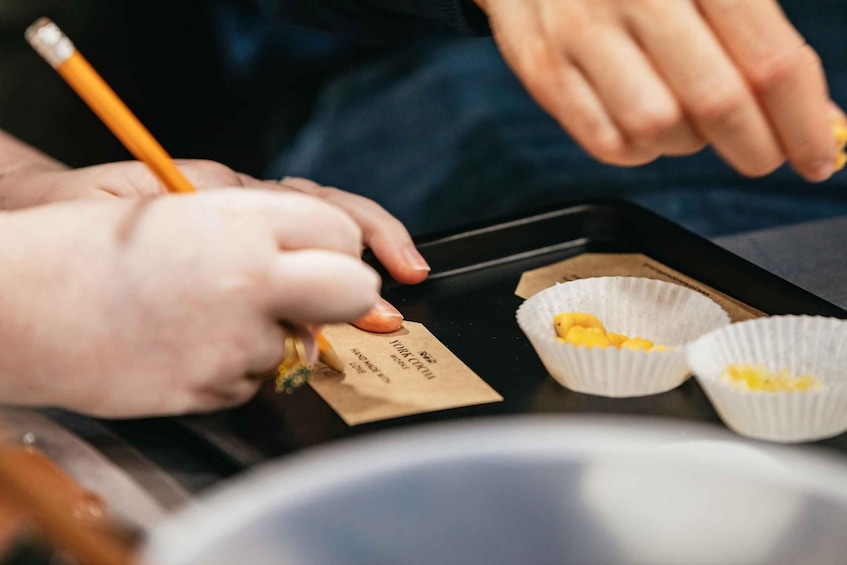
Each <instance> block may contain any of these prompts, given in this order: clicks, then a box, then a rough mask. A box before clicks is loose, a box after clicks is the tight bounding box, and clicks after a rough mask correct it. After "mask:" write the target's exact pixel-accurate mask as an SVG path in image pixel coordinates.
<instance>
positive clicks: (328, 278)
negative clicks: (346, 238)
mask: <svg viewBox="0 0 847 565" xmlns="http://www.w3.org/2000/svg"><path fill="white" fill-rule="evenodd" d="M268 278H269V281H270V285H269V286H270V288H271V291H270V293H269V296H268V297H267V298H266V300H267V303H268V307H269V310H270V313H271V314H272V315H273V316H274V318H275V319H279V320H284V321H286V322H291V323H293V324H295V325H300V324H309V323H335V322H349V321H351V320H355V319H356V318H358V317H360V316H362V315H363V314H365V312H367V311H368V310H369V309H370V308H372V307H373V306H374V304H375V303H376V301H377V298H378V296H379V282H380V281H379V276H378V275H377V274H376V272H375V271H374V270H373V269H371V268H370V267H368V266H367V265H365V264H364V263H362V261H361V260H359V259H357V258H354V257H349V256H347V255H342V254H339V253H332V252H327V251H320V250H313V251H296V252H288V253H281V254H280V255H279V257H278V259H277V261H276V262H275V263H274V264H273V266H272V267H271V269H270V272H269V277H268Z"/></svg>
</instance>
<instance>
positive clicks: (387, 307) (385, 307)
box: [374, 298, 403, 318]
mask: <svg viewBox="0 0 847 565" xmlns="http://www.w3.org/2000/svg"><path fill="white" fill-rule="evenodd" d="M374 309H375V310H376V311H377V312H379V315H380V316H384V317H386V318H402V317H403V314H401V313H400V310H398V309H397V308H395V307H394V306H392V305H391V303H390V302H388V301H387V300H385V299H384V298H380V299H379V300H377V301H376V304H374Z"/></svg>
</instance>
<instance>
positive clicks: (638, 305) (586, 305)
mask: <svg viewBox="0 0 847 565" xmlns="http://www.w3.org/2000/svg"><path fill="white" fill-rule="evenodd" d="M561 312H586V313H591V314H594V315H595V316H597V317H598V318H599V319H600V321H601V322H602V323H603V325H604V326H605V327H606V330H607V331H609V332H615V333H620V334H625V335H628V336H629V337H642V338H645V339H649V340H651V341H653V342H654V343H655V344H656V345H665V346H668V347H671V349H669V350H667V351H641V350H629V349H617V348H615V347H609V348H596V347H592V348H589V347H581V346H574V345H570V344H566V343H562V342H560V341H558V340H556V339H555V337H556V332H555V330H554V327H553V318H554V316H555V315H556V314H559V313H561ZM517 321H518V325H519V326H520V328H521V329H522V330H523V332H524V333H525V334H526V336H527V337H528V338H529V340H530V342H531V343H532V346H533V347H534V348H535V351H536V353H538V356H539V357H540V358H541V362H542V363H544V367H545V368H546V369H547V371H548V372H549V373H550V375H551V376H552V377H553V378H554V379H556V380H557V381H558V382H559V383H560V384H562V385H563V386H565V387H567V388H569V389H571V390H574V391H577V392H584V393H588V394H595V395H600V396H609V397H629V396H646V395H649V394H657V393H660V392H665V391H667V390H671V389H673V388H676V387H677V386H679V385H680V384H682V383H683V382H684V381H685V380H686V379H687V378H688V376H689V374H690V371H689V368H688V363H687V361H686V357H685V345H686V344H687V343H688V342H690V341H693V340H694V339H696V338H698V337H700V336H702V335H703V334H705V333H707V332H710V331H712V330H714V329H716V328H719V327H721V326H724V325H727V324H729V316H728V315H727V313H726V312H724V310H723V309H722V308H721V307H720V306H719V305H718V304H717V303H715V302H714V301H712V300H711V299H709V298H708V297H706V296H704V295H702V294H700V293H698V292H696V291H693V290H691V289H688V288H685V287H682V286H680V285H677V284H673V283H667V282H662V281H656V280H651V279H644V278H638V277H597V278H589V279H582V280H578V281H573V282H567V283H561V284H557V285H555V286H553V287H550V288H548V289H545V290H542V291H541V292H539V293H538V294H536V295H534V296H532V297H531V298H529V299H528V300H526V301H525V302H524V303H523V304H522V305H521V306H520V308H518V311H517Z"/></svg>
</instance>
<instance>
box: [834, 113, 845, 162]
mask: <svg viewBox="0 0 847 565" xmlns="http://www.w3.org/2000/svg"><path fill="white" fill-rule="evenodd" d="M832 131H833V132H835V145H836V147H838V156H837V157H836V158H835V170H836V171H840V170H841V169H843V168H844V165H847V151H845V150H844V148H845V147H847V121H845V120H843V119H842V120H836V121H834V122H833V123H832Z"/></svg>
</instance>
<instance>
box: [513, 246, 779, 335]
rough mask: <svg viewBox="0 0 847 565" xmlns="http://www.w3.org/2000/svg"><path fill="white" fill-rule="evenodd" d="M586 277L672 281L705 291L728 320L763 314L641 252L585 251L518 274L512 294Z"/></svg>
mask: <svg viewBox="0 0 847 565" xmlns="http://www.w3.org/2000/svg"><path fill="white" fill-rule="evenodd" d="M589 277H644V278H647V279H655V280H660V281H666V282H672V283H676V284H679V285H682V286H684V287H688V288H690V289H692V290H695V291H697V292H699V293H701V294H704V295H706V296H708V297H709V298H711V299H712V300H714V301H715V302H717V303H718V304H720V305H721V307H722V308H723V309H724V310H726V313H727V314H729V318H730V320H732V321H733V322H740V321H742V320H750V319H752V318H760V317H762V316H765V313H764V312H761V311H759V310H756V309H755V308H753V307H751V306H748V305H746V304H744V303H743V302H740V301H738V300H736V299H734V298H732V297H731V296H727V295H726V294H723V293H722V292H718V291H717V290H715V289H713V288H711V287H709V286H706V285H704V284H703V283H701V282H699V281H696V280H694V279H692V278H691V277H688V276H686V275H683V274H682V273H680V272H678V271H674V270H673V269H671V268H670V267H667V266H665V265H663V264H662V263H659V262H658V261H654V260H653V259H651V258H650V257H647V256H646V255H642V254H640V253H584V254H582V255H579V256H577V257H572V258H570V259H565V260H564V261H560V262H558V263H554V264H552V265H547V266H546V267H541V268H538V269H534V270H532V271H526V272H525V273H523V274H522V275H521V280H520V282H519V283H518V287H517V288H516V289H515V294H517V295H518V296H520V297H521V298H529V297H530V296H532V295H533V294H535V293H537V292H539V291H541V290H544V289H545V288H547V287H550V286H553V285H554V284H556V283H562V282H567V281H574V280H577V279H587V278H589Z"/></svg>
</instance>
